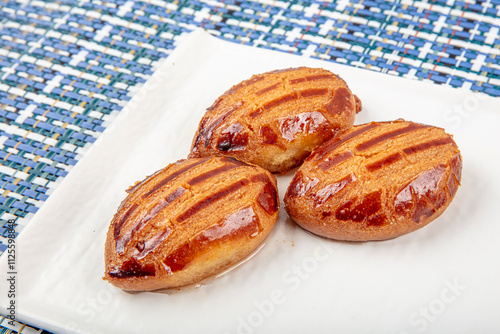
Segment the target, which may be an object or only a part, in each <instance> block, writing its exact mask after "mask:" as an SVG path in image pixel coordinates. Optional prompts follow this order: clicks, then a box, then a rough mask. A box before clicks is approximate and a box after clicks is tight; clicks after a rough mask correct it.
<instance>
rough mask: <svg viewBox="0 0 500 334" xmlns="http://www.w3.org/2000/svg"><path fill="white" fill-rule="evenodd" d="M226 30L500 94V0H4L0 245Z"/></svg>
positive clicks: (260, 42)
mask: <svg viewBox="0 0 500 334" xmlns="http://www.w3.org/2000/svg"><path fill="white" fill-rule="evenodd" d="M199 27H201V28H203V29H205V30H206V31H208V32H210V33H211V34H212V35H215V36H218V37H220V38H222V39H225V40H228V41H231V42H235V43H242V44H247V45H252V46H255V47H260V48H268V49H273V50H279V51H283V52H288V53H293V54H300V55H304V56H309V57H314V58H319V59H324V60H325V61H331V62H337V63H342V64H348V65H351V66H354V67H359V68H366V69H368V70H373V71H377V72H382V73H387V74H388V75H394V76H401V77H407V78H412V79H419V80H423V81H429V82H433V83H435V84H443V85H449V86H452V87H464V88H466V89H469V90H471V91H474V92H483V93H486V94H488V95H491V96H500V61H499V60H500V37H499V30H500V0H487V1H453V0H448V1H446V0H436V1H410V0H406V1H403V0H402V1H366V0H358V1H346V0H339V1H335V2H333V1H293V2H285V1H273V0H258V1H235V0H222V1H192V0H187V1H173V2H170V1H169V2H166V1H161V0H147V1H125V0H111V1H88V0H81V1H73V0H64V1H40V0H32V1H29V0H18V1H6V0H0V159H1V164H0V218H1V220H2V221H1V223H0V254H1V253H3V252H4V251H5V250H6V248H7V239H8V237H12V235H8V232H9V229H8V226H7V224H8V220H11V221H12V220H15V223H16V225H17V226H16V228H15V236H17V235H18V234H19V232H21V230H22V228H23V227H24V226H26V224H28V223H29V221H30V218H31V217H32V215H33V214H35V213H36V211H37V210H38V209H39V208H40V207H41V205H42V204H43V202H44V201H45V200H47V198H48V197H49V195H50V192H51V191H53V190H54V189H55V188H56V187H57V184H58V182H60V181H61V180H62V179H63V178H64V177H65V176H66V175H67V173H68V172H69V171H70V170H71V168H72V167H73V166H74V165H75V164H76V163H77V162H78V160H79V158H80V157H81V156H82V155H83V154H84V152H85V151H86V150H87V149H88V148H89V146H90V145H92V143H94V142H95V140H96V139H97V138H98V137H99V135H100V134H101V133H102V132H103V131H104V130H105V128H106V126H107V125H108V124H109V123H110V122H111V120H112V119H113V118H114V117H115V116H116V114H117V113H119V111H120V110H121V109H122V108H123V106H124V105H125V104H126V103H127V101H128V100H130V98H131V96H133V94H134V92H136V91H137V90H138V89H139V87H140V86H141V84H143V83H144V82H145V81H146V80H147V79H148V77H149V76H150V75H151V74H152V73H153V72H154V70H155V68H156V66H157V65H158V63H159V61H160V60H161V59H162V58H165V57H167V56H168V55H169V53H170V52H171V51H172V50H173V49H174V48H175V46H176V45H177V44H178V43H179V42H180V41H182V39H183V38H184V37H185V36H186V34H187V33H189V32H190V31H192V30H193V29H196V28H199Z"/></svg>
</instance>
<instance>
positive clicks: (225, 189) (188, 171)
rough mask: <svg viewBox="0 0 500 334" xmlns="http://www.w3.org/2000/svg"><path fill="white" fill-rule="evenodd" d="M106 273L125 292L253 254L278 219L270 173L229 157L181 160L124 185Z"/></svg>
mask: <svg viewBox="0 0 500 334" xmlns="http://www.w3.org/2000/svg"><path fill="white" fill-rule="evenodd" d="M127 192H128V193H129V195H128V196H127V198H126V199H125V200H124V201H123V202H122V203H121V205H120V207H119V209H118V211H117V213H116V214H115V216H114V217H113V220H112V222H111V224H110V227H109V230H108V234H107V240H106V246H105V263H106V268H105V277H104V279H105V280H107V281H109V282H110V283H112V284H113V285H115V286H117V287H119V288H121V289H124V290H128V291H147V290H157V289H165V288H172V287H180V286H184V285H188V284H192V283H195V282H198V281H200V280H202V279H204V278H206V277H208V276H211V275H214V274H217V273H220V272H221V271H223V270H225V269H227V268H228V267H229V266H231V265H234V264H235V263H237V262H239V261H240V260H242V259H244V258H245V257H246V256H248V255H249V254H250V253H251V252H252V251H254V250H255V249H256V248H257V247H258V246H259V244H261V243H262V241H263V240H264V239H265V238H266V237H267V235H268V234H269V232H270V231H271V230H272V228H273V226H274V224H275V223H276V221H277V219H278V209H279V201H278V193H277V187H276V178H275V177H274V176H273V175H272V174H271V173H269V172H268V171H266V170H264V169H262V168H260V167H258V166H253V165H249V164H246V163H244V162H240V161H238V160H236V159H234V158H231V157H206V158H193V159H187V160H180V161H178V162H176V163H174V164H171V165H169V166H167V167H166V168H164V169H162V170H160V171H158V172H157V173H155V174H153V175H151V176H149V177H148V178H146V179H145V180H144V181H142V182H140V183H138V184H137V185H135V186H133V187H131V188H130V189H128V190H127Z"/></svg>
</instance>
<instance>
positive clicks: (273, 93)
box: [189, 67, 361, 173]
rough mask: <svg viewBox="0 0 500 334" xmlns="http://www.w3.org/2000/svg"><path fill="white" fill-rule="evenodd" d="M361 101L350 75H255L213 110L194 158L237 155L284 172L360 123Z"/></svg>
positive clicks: (315, 71)
mask: <svg viewBox="0 0 500 334" xmlns="http://www.w3.org/2000/svg"><path fill="white" fill-rule="evenodd" d="M360 110H361V101H360V100H359V99H358V98H357V97H356V96H355V95H353V94H352V93H351V91H350V90H349V87H347V84H346V83H345V81H344V80H342V79H341V78H340V77H338V76H337V75H335V74H333V73H331V72H329V71H327V70H324V69H319V68H307V67H300V68H290V69H285V70H277V71H272V72H267V73H264V74H259V75H254V76H252V77H251V78H250V79H248V80H245V81H243V82H241V83H239V84H237V85H235V86H233V87H232V88H231V89H230V90H228V91H227V92H225V93H224V94H223V95H222V96H221V97H219V98H218V99H217V100H216V101H215V102H214V104H213V105H212V106H211V107H210V108H208V109H207V112H206V114H205V115H204V117H203V118H202V120H201V122H200V124H199V127H198V131H197V133H196V135H195V137H194V139H193V143H192V148H191V154H190V155H189V156H190V157H205V156H211V155H219V156H220V155H226V156H232V157H234V158H237V159H239V160H242V161H246V162H250V163H253V164H256V165H259V166H261V167H263V168H265V169H267V170H269V171H270V172H280V173H284V172H286V171H288V170H290V169H291V168H293V167H295V166H298V165H299V164H300V163H302V161H303V160H304V159H305V158H306V157H307V156H308V155H309V154H310V152H311V150H312V149H313V148H314V147H316V146H318V145H320V144H322V143H323V142H325V141H326V140H328V139H330V138H332V137H333V136H335V135H336V134H337V133H338V132H339V131H342V130H345V129H348V128H350V127H351V126H352V125H353V124H354V117H355V114H356V112H357V111H360Z"/></svg>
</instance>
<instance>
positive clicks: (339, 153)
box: [284, 120, 462, 241]
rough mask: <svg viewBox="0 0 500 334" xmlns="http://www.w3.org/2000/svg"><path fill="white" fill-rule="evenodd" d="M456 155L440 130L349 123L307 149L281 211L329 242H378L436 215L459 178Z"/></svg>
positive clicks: (459, 163) (453, 145) (399, 122)
mask: <svg viewBox="0 0 500 334" xmlns="http://www.w3.org/2000/svg"><path fill="white" fill-rule="evenodd" d="M461 171H462V157H461V155H460V151H459V149H458V147H457V145H456V143H455V142H454V140H453V138H452V136H450V135H449V134H447V133H445V131H444V130H443V129H441V128H437V127H433V126H427V125H422V124H416V123H412V122H406V121H403V120H397V121H394V122H381V123H377V122H372V123H369V124H363V125H359V126H354V127H353V128H351V129H350V130H347V131H346V132H344V133H343V134H342V135H340V136H338V137H336V138H334V139H332V140H330V141H328V142H327V143H325V144H324V145H322V146H320V147H318V148H317V149H315V150H314V151H313V153H312V154H311V156H310V157H308V158H307V159H306V161H305V162H304V164H303V165H302V166H301V167H300V168H299V170H298V171H297V172H296V174H295V175H294V177H293V179H292V182H291V183H290V185H289V187H288V190H287V192H286V195H285V198H284V201H285V209H286V211H287V212H288V214H289V215H290V217H291V218H292V219H293V220H295V221H296V222H297V223H298V224H299V225H300V226H302V227H303V228H304V229H306V230H308V231H310V232H312V233H315V234H318V235H321V236H324V237H328V238H332V239H337V240H350V241H368V240H383V239H389V238H394V237H397V236H400V235H403V234H405V233H408V232H412V231H414V230H416V229H419V228H421V227H423V226H425V225H427V224H429V223H430V222H431V221H432V220H434V219H436V218H437V217H439V216H440V215H441V214H442V213H443V212H444V211H445V209H446V208H447V207H448V205H449V204H450V202H451V201H452V199H453V197H454V195H455V193H456V191H457V189H458V187H459V185H460V179H461Z"/></svg>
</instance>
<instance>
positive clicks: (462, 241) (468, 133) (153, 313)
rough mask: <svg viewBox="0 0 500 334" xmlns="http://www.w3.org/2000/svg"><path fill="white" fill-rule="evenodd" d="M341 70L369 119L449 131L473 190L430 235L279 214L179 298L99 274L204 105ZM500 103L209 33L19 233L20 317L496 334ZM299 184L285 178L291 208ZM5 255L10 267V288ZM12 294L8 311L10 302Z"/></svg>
mask: <svg viewBox="0 0 500 334" xmlns="http://www.w3.org/2000/svg"><path fill="white" fill-rule="evenodd" d="M296 66H311V67H323V68H326V69H329V70H331V71H332V72H334V73H337V74H339V75H340V76H341V77H342V78H344V79H345V80H346V81H347V83H348V84H349V86H350V88H351V90H352V91H353V92H354V93H355V94H357V95H358V96H359V97H360V98H361V100H362V101H363V106H364V107H363V111H362V112H361V113H360V114H358V117H357V120H356V123H357V124H360V123H365V122H369V121H372V120H377V121H379V120H394V119H397V118H404V119H407V120H412V121H416V122H421V123H427V124H432V125H436V126H440V127H443V128H445V129H446V130H447V131H448V132H450V133H452V134H454V138H455V140H456V142H457V143H458V145H459V147H460V149H461V150H462V155H463V158H464V170H463V179H462V186H461V188H460V189H459V191H458V193H457V196H456V198H455V200H454V202H453V203H452V204H451V205H450V207H449V208H448V210H447V211H446V212H445V213H444V214H443V215H442V216H441V217H440V218H439V219H437V220H436V221H434V222H432V223H431V224H430V225H428V226H427V227H425V228H423V229H421V230H418V231H416V232H413V233H411V234H408V235H405V236H402V237H399V238H396V239H393V240H388V241H383V242H368V243H347V242H337V241H332V240H326V239H323V238H319V237H316V236H313V235H311V234H309V233H306V232H305V231H304V230H302V229H301V228H299V227H297V226H296V225H295V224H294V223H293V222H292V221H291V220H290V219H288V217H287V214H286V212H285V211H284V210H283V208H282V209H281V212H280V218H279V221H278V223H277V225H276V227H275V229H274V230H273V231H272V233H271V235H270V236H269V238H268V239H267V240H266V242H265V244H264V245H263V246H262V247H261V248H260V250H259V251H258V252H257V253H256V254H255V255H254V256H253V257H252V258H251V259H249V260H248V261H246V262H245V263H243V265H241V266H239V267H237V268H236V269H234V270H231V271H229V272H227V273H225V274H224V275H221V276H220V277H217V278H211V279H209V280H207V281H206V282H203V283H202V284H199V285H197V286H194V287H189V288H185V289H180V290H176V291H174V292H172V293H169V294H159V293H140V294H128V293H125V292H123V291H121V290H119V289H116V288H114V287H113V286H111V285H110V284H108V283H107V282H105V281H103V280H102V279H101V277H102V276H103V271H104V260H103V249H104V241H105V234H106V231H107V229H108V225H109V222H110V220H111V218H112V216H113V214H114V212H115V210H116V208H117V207H118V204H119V203H120V201H121V200H122V199H123V198H124V197H125V195H126V194H125V192H124V189H126V188H127V187H128V186H129V185H131V184H133V183H134V182H135V181H138V180H141V179H143V178H144V177H145V176H146V175H149V174H151V173H152V172H154V171H156V170H158V169H160V168H162V167H164V166H165V165H167V164H168V163H170V162H174V161H176V160H178V159H181V158H185V157H186V156H187V154H188V152H189V148H190V144H191V140H192V138H193V136H194V133H195V130H196V128H197V126H198V122H199V120H200V119H201V117H202V115H203V114H204V111H205V109H206V108H207V107H208V106H210V105H211V104H212V103H213V101H214V100H215V99H216V98H217V97H218V96H219V95H221V94H222V93H223V92H224V91H226V90H227V89H229V88H230V87H231V86H232V85H233V84H236V83H238V82H240V81H241V80H244V79H247V78H249V77H250V76H251V75H252V74H256V73H262V72H265V71H268V70H273V69H278V68H286V67H296ZM499 125H500V100H499V99H494V98H491V97H488V96H485V95H482V94H474V93H471V92H469V91H464V90H457V89H451V88H447V87H443V86H439V85H433V84H426V83H422V82H418V81H413V80H408V79H402V78H398V77H393V76H390V75H385V74H379V73H374V72H371V71H367V70H361V69H355V68H352V67H348V66H342V65H339V64H333V63H329V62H323V61H320V60H312V59H308V58H304V57H299V56H292V55H288V54H285V53H280V52H273V51H268V50H263V49H256V48H250V47H246V46H241V45H236V44H232V43H228V42H224V41H221V40H219V39H216V38H214V37H211V36H209V35H208V34H207V33H204V32H202V31H197V32H194V33H192V34H191V35H190V36H188V37H187V38H186V39H185V40H184V42H183V43H182V44H181V45H180V46H179V47H177V48H176V50H175V51H174V52H173V53H172V54H171V55H170V56H169V57H168V58H167V59H166V60H165V61H164V62H163V63H162V65H161V66H160V67H159V68H158V70H157V71H156V72H155V74H154V75H153V77H152V78H151V79H150V80H149V81H148V82H147V83H146V84H145V85H144V86H143V87H142V88H141V89H140V90H139V91H138V92H137V93H136V94H135V96H134V98H133V99H132V100H131V101H130V102H129V104H128V105H127V107H126V108H125V109H124V110H123V111H122V112H121V113H120V114H119V115H118V117H117V118H116V119H115V120H113V122H112V123H111V124H110V126H109V128H108V129H107V130H106V131H105V133H104V134H103V135H102V136H101V137H100V138H99V140H98V141H97V142H96V143H95V144H94V145H93V146H92V147H91V149H90V150H89V151H88V152H87V153H86V154H85V156H84V157H83V158H82V159H81V161H80V162H79V163H78V164H77V165H76V167H75V168H74V169H73V170H72V171H71V172H70V173H69V175H68V176H67V177H66V178H65V179H64V180H63V182H62V183H61V184H60V185H59V186H58V188H57V189H56V191H55V192H54V193H53V194H52V195H51V196H50V198H49V200H48V201H47V202H46V203H45V204H44V205H43V207H42V208H41V209H40V210H39V212H38V213H37V214H36V215H35V216H34V217H33V220H32V221H31V222H30V224H29V225H28V226H27V227H26V228H25V230H24V231H23V233H22V234H21V235H20V236H19V238H17V239H16V249H17V252H18V253H17V255H18V256H17V263H16V270H17V288H16V292H17V295H16V299H15V302H16V311H17V317H18V319H19V320H20V321H25V322H28V323H30V324H33V325H36V326H40V327H43V328H45V329H47V330H51V331H54V332H58V333H113V332H116V333H165V332H171V333H245V334H249V333H334V332H335V333H384V334H385V333H397V334H403V333H420V332H426V333H472V332H474V333H493V332H498V330H500V317H499V315H500V284H499V281H500V257H499V256H500V242H499V236H500V224H499V209H500V208H499V205H498V200H499V198H500V178H499V177H498V171H499V169H500V163H499V162H500V158H499V153H500V152H499V149H498V144H499V143H500V131H499ZM291 176H292V174H291V173H289V174H287V175H284V176H278V179H279V191H280V197H281V199H282V197H283V195H284V193H285V190H286V187H287V185H288V182H289V181H290V179H291ZM7 272H8V269H7V257H6V256H3V257H2V258H1V259H0V273H1V274H0V279H1V281H2V282H3V283H2V286H4V284H5V282H6V279H7V277H6V275H7ZM9 302H10V300H9V298H8V296H7V293H2V294H1V295H0V312H1V313H6V307H7V306H8V305H9Z"/></svg>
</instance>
